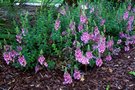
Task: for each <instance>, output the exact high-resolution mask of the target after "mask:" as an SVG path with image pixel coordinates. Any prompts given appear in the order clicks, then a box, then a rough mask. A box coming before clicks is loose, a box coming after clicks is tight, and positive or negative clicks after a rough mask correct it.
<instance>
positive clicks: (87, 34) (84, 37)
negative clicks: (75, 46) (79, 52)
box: [81, 32, 90, 44]
mask: <svg viewBox="0 0 135 90" xmlns="http://www.w3.org/2000/svg"><path fill="white" fill-rule="evenodd" d="M81 40H82V41H83V42H84V43H85V44H86V43H88V41H89V40H90V35H89V33H88V32H83V34H82V36H81Z"/></svg>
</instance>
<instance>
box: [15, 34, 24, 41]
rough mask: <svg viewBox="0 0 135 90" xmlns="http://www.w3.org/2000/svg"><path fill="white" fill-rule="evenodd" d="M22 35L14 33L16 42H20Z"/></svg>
mask: <svg viewBox="0 0 135 90" xmlns="http://www.w3.org/2000/svg"><path fill="white" fill-rule="evenodd" d="M22 38H23V37H22V35H21V34H18V35H16V41H17V42H18V43H22Z"/></svg>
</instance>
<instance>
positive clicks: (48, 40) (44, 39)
mask: <svg viewBox="0 0 135 90" xmlns="http://www.w3.org/2000/svg"><path fill="white" fill-rule="evenodd" d="M81 4H82V3H80V4H79V5H81ZM88 5H89V8H88V9H87V10H83V9H80V7H76V8H75V7H66V6H65V7H64V6H63V7H61V8H58V9H62V10H63V9H64V10H65V12H66V14H65V15H62V14H60V13H59V12H58V9H56V8H54V7H50V8H49V10H47V9H48V8H46V9H44V11H40V12H37V13H36V15H35V17H34V20H33V21H34V23H32V25H31V23H30V19H31V17H30V16H29V15H28V13H27V14H26V15H25V16H23V15H21V16H20V20H21V24H18V23H15V26H16V28H14V30H16V31H15V32H14V33H15V35H19V34H22V29H23V30H24V32H25V34H26V35H24V36H22V42H21V43H18V42H17V41H16V37H15V35H13V36H12V35H11V34H10V33H9V34H8V35H9V36H8V37H4V34H3V36H2V37H3V38H4V39H6V38H10V39H12V40H13V41H14V42H11V43H9V44H11V45H13V49H14V50H16V51H17V46H21V47H22V51H20V52H19V55H24V57H25V59H26V62H27V65H26V67H25V68H26V69H32V68H34V67H35V66H36V65H37V64H39V61H38V58H39V56H40V55H43V56H44V57H45V60H46V61H47V64H48V68H49V69H54V68H58V67H60V68H61V69H64V68H65V67H66V68H67V69H68V70H71V73H73V70H74V66H77V67H78V68H79V67H81V66H82V64H80V63H78V62H77V60H76V57H75V50H76V48H78V47H80V49H81V50H82V53H83V55H84V54H85V53H86V52H87V51H92V54H93V55H94V56H95V57H94V58H93V59H91V60H89V61H90V63H89V64H88V65H89V66H91V67H93V66H94V65H95V64H96V59H97V58H103V57H105V56H107V55H112V51H111V50H108V49H107V50H105V52H104V53H99V51H98V48H96V49H95V50H93V45H97V43H95V42H94V41H92V40H91V41H90V42H89V43H87V44H84V43H83V41H82V40H81V36H82V34H83V32H88V33H90V34H92V33H93V31H94V27H95V26H98V28H99V31H100V36H101V37H106V42H107V41H109V40H114V46H113V48H114V49H115V48H117V47H119V46H120V45H117V41H118V39H120V38H119V33H120V32H121V31H123V32H124V33H127V32H126V25H127V22H126V21H124V20H123V19H122V17H123V14H124V12H125V11H126V3H123V4H121V5H120V6H119V7H113V5H112V3H110V2H107V1H106V0H102V1H99V2H92V3H88ZM66 8H68V10H66ZM92 8H94V9H95V10H94V12H93V13H90V10H91V9H92ZM83 14H84V15H86V16H87V17H88V18H87V19H88V20H87V24H85V25H83V27H84V29H83V31H78V25H79V24H80V23H81V22H80V15H83ZM130 15H133V13H130ZM58 19H59V20H60V27H59V28H58V30H55V22H56V20H58ZM102 19H105V24H104V25H103V26H101V25H100V23H101V20H102ZM16 22H17V21H16ZM72 23H75V27H74V28H75V32H73V30H71V28H70V24H72ZM63 32H66V33H65V34H63ZM6 33H7V32H6ZM6 35H7V34H6ZM0 37H1V36H0ZM101 37H100V39H101ZM74 41H76V42H75V45H74ZM7 42H8V41H7ZM98 42H100V40H99V41H98ZM7 44H8V43H7ZM41 51H42V54H41ZM50 57H54V58H55V59H56V60H53V59H51V58H50ZM13 66H15V67H17V68H19V67H20V68H23V67H21V65H20V64H19V62H18V61H17V59H16V61H15V62H13ZM41 66H43V65H41ZM57 66H58V67H57Z"/></svg>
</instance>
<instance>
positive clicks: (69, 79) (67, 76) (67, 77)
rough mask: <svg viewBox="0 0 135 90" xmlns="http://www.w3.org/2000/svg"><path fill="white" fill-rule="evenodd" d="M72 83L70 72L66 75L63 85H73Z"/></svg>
mask: <svg viewBox="0 0 135 90" xmlns="http://www.w3.org/2000/svg"><path fill="white" fill-rule="evenodd" d="M72 82H73V81H72V77H71V76H70V74H69V73H68V72H65V73H64V82H63V84H71V83H72Z"/></svg>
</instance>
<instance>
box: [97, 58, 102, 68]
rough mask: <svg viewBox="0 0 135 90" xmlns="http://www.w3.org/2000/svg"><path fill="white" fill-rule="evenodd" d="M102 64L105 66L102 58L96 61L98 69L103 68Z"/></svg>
mask: <svg viewBox="0 0 135 90" xmlns="http://www.w3.org/2000/svg"><path fill="white" fill-rule="evenodd" d="M102 64H103V61H102V59H101V58H98V59H96V65H97V66H98V67H101V66H102Z"/></svg>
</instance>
